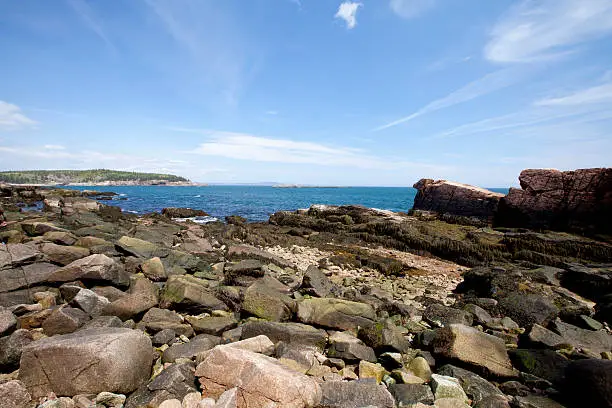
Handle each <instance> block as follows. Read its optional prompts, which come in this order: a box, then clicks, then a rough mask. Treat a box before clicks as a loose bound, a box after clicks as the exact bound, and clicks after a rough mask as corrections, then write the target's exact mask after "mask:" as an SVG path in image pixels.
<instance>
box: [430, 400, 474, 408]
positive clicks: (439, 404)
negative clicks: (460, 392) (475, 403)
mask: <svg viewBox="0 0 612 408" xmlns="http://www.w3.org/2000/svg"><path fill="white" fill-rule="evenodd" d="M434 407H435V408H469V407H470V406H469V405H468V404H466V403H465V402H464V401H462V400H461V399H460V398H438V399H436V402H435V403H434Z"/></svg>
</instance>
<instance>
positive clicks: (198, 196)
mask: <svg viewBox="0 0 612 408" xmlns="http://www.w3.org/2000/svg"><path fill="white" fill-rule="evenodd" d="M194 197H195V198H200V197H202V195H201V194H198V195H197V196H194Z"/></svg>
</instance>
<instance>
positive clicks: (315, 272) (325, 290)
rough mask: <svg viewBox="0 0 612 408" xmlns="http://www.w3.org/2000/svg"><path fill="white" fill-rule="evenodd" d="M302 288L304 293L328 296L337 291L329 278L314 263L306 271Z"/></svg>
mask: <svg viewBox="0 0 612 408" xmlns="http://www.w3.org/2000/svg"><path fill="white" fill-rule="evenodd" d="M300 288H301V289H302V291H303V292H304V293H306V294H308V295H311V296H317V297H328V296H330V295H331V294H333V293H334V292H335V291H336V288H335V286H334V284H333V283H332V282H331V281H330V280H329V278H328V277H327V276H325V274H324V273H323V272H321V270H320V269H319V268H317V267H316V266H314V265H310V266H309V267H308V269H306V272H304V278H303V280H302V286H300Z"/></svg>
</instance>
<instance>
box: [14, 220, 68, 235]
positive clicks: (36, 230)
mask: <svg viewBox="0 0 612 408" xmlns="http://www.w3.org/2000/svg"><path fill="white" fill-rule="evenodd" d="M21 229H22V230H23V232H25V233H26V234H28V235H29V236H31V237H36V236H40V235H44V234H46V233H48V232H53V231H59V232H65V231H64V230H63V229H61V228H59V227H57V226H55V225H53V224H51V223H50V222H39V221H24V222H21Z"/></svg>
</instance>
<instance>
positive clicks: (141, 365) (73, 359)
mask: <svg viewBox="0 0 612 408" xmlns="http://www.w3.org/2000/svg"><path fill="white" fill-rule="evenodd" d="M151 364H152V348H151V340H150V339H149V338H148V337H147V336H145V335H144V334H142V333H141V332H139V331H136V330H130V329H116V328H105V329H91V330H82V331H80V332H78V333H72V334H66V335H60V336H54V337H49V338H43V339H40V340H37V341H35V342H32V343H30V344H29V345H27V346H26V347H24V349H23V354H22V356H21V365H20V367H21V368H20V370H19V379H20V380H21V381H23V383H24V384H25V385H26V387H27V388H28V390H29V391H30V393H31V394H32V397H33V398H38V397H42V396H45V395H47V394H48V393H50V392H54V393H55V394H57V395H69V396H72V395H77V394H82V393H94V394H97V393H100V392H103V391H108V392H118V393H121V394H126V393H129V392H132V391H134V390H135V389H136V388H138V387H139V386H140V385H141V384H143V383H144V382H145V381H146V380H147V379H148V378H149V375H150V373H151Z"/></svg>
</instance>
